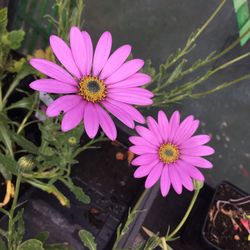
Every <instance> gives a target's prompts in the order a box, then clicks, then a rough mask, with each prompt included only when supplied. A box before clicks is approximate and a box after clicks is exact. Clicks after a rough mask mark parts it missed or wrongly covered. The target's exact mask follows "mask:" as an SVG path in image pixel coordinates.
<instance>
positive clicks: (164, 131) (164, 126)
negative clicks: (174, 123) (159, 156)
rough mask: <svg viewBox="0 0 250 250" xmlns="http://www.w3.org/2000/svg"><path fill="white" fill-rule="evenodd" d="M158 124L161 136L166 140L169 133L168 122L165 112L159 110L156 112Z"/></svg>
mask: <svg viewBox="0 0 250 250" xmlns="http://www.w3.org/2000/svg"><path fill="white" fill-rule="evenodd" d="M158 124H159V129H160V133H161V136H162V138H163V139H164V141H165V142H166V141H167V140H168V134H169V123H168V118H167V116H166V115H165V113H164V112H163V111H162V110H161V111H159V112H158Z"/></svg>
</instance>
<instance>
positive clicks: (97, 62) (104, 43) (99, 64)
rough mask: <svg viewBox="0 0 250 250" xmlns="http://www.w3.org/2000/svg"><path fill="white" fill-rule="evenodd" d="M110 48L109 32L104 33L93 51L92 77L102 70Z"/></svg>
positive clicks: (110, 38) (110, 37)
mask: <svg viewBox="0 0 250 250" xmlns="http://www.w3.org/2000/svg"><path fill="white" fill-rule="evenodd" d="M111 46H112V36H111V34H110V32H108V31H106V32H104V33H103V34H102V35H101V37H100V39H99V41H98V43H97V45H96V49H95V54H94V60H93V75H94V76H97V75H98V74H99V73H100V72H101V70H102V69H103V67H104V65H105V63H106V62H107V60H108V57H109V54H110V51H111Z"/></svg>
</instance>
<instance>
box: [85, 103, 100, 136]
mask: <svg viewBox="0 0 250 250" xmlns="http://www.w3.org/2000/svg"><path fill="white" fill-rule="evenodd" d="M83 120H84V127H85V130H86V133H87V135H88V136H89V138H91V139H92V138H94V137H95V136H96V134H97V132H98V128H99V119H98V115H97V113H96V109H95V104H93V103H91V102H86V106H85V110H84V117H83Z"/></svg>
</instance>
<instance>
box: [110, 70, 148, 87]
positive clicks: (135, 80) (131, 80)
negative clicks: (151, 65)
mask: <svg viewBox="0 0 250 250" xmlns="http://www.w3.org/2000/svg"><path fill="white" fill-rule="evenodd" d="M151 80H152V79H151V77H150V76H149V75H146V74H144V73H135V74H133V75H132V76H130V77H128V78H126V79H125V80H123V81H120V82H115V83H113V84H108V86H109V87H111V86H112V87H117V88H131V87H138V86H142V85H144V84H146V83H149V82H151Z"/></svg>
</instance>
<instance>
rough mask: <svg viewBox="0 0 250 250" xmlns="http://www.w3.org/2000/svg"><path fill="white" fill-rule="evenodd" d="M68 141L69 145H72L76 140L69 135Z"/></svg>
mask: <svg viewBox="0 0 250 250" xmlns="http://www.w3.org/2000/svg"><path fill="white" fill-rule="evenodd" d="M68 143H69V144H70V145H71V146H74V145H76V143H77V140H76V138H75V137H74V136H71V137H69V139H68Z"/></svg>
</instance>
